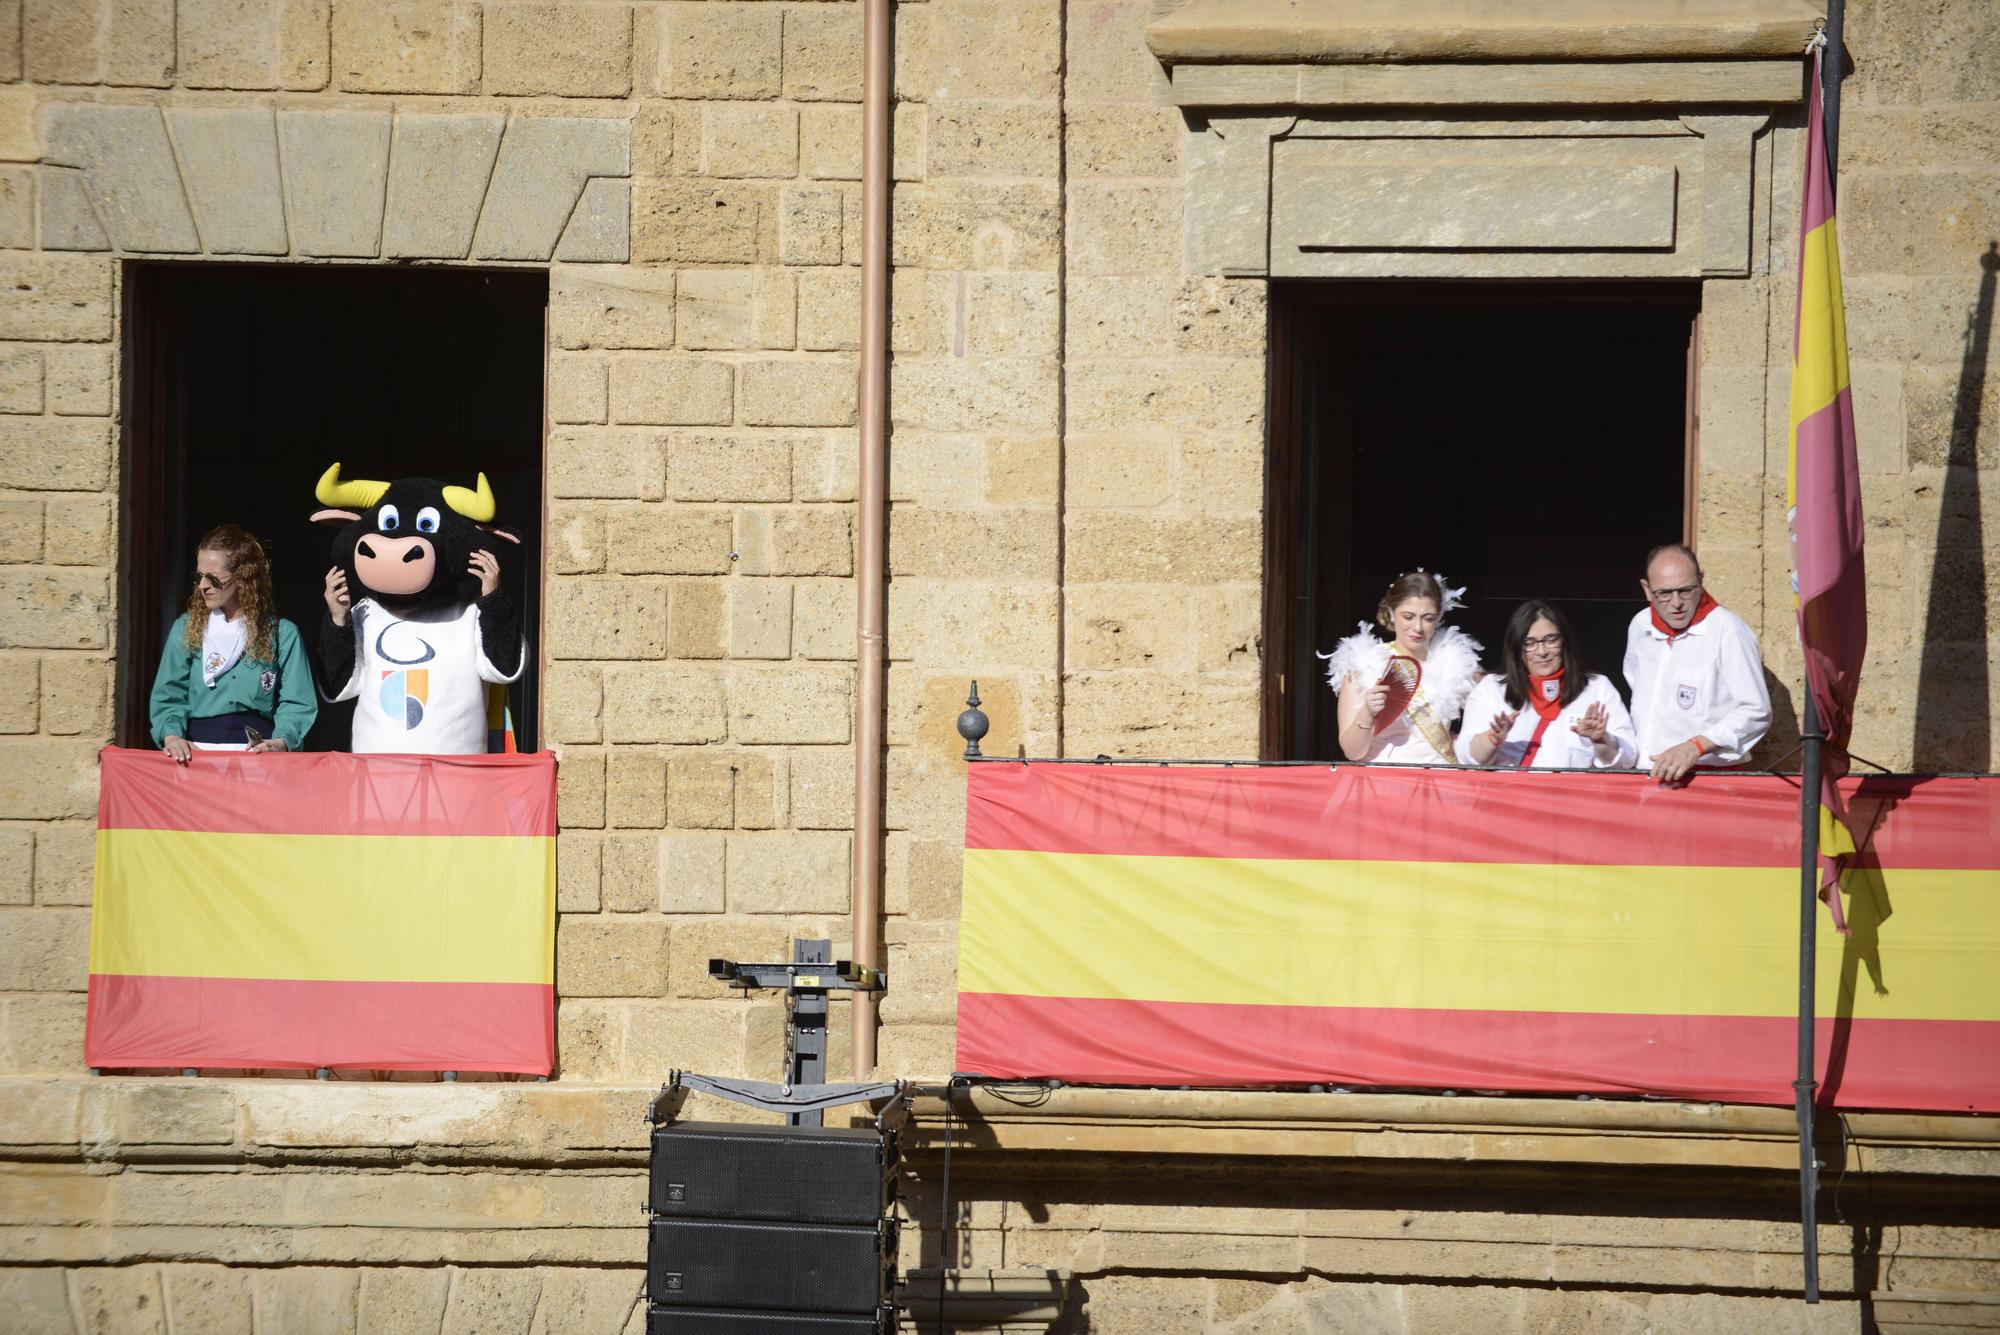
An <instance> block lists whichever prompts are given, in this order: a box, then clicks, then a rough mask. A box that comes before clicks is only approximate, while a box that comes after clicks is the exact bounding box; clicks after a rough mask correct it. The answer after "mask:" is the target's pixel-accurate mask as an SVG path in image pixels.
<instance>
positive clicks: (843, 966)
mask: <svg viewBox="0 0 2000 1335" xmlns="http://www.w3.org/2000/svg"><path fill="white" fill-rule="evenodd" d="M708 973H709V976H710V977H711V978H717V979H720V980H722V981H723V982H726V983H728V984H729V986H731V987H734V988H741V989H742V990H744V991H746V992H749V991H755V990H757V989H760V988H772V989H778V988H782V989H784V992H785V1079H784V1082H783V1083H782V1084H772V1083H771V1082H769V1081H765V1080H735V1079H725V1078H724V1077H722V1076H713V1075H696V1074H694V1073H693V1072H691V1071H675V1072H674V1073H673V1074H672V1076H671V1077H669V1079H668V1081H667V1083H666V1084H665V1085H662V1086H661V1087H660V1092H659V1093H658V1094H657V1095H655V1096H654V1098H653V1102H652V1104H651V1105H650V1106H649V1107H648V1108H647V1110H646V1116H647V1118H648V1120H650V1121H653V1122H656V1123H658V1122H671V1121H673V1120H674V1118H675V1117H676V1116H677V1115H678V1114H679V1112H680V1106H681V1103H682V1102H683V1101H684V1100H685V1099H686V1098H687V1094H688V1091H689V1090H700V1091H701V1092H702V1093H704V1094H713V1095H715V1096H716V1097H717V1098H723V1099H728V1100H729V1101H730V1102H732V1103H741V1104H743V1105H745V1106H746V1107H751V1108H761V1109H763V1110H764V1111H765V1112H774V1113H779V1114H781V1115H782V1116H783V1117H784V1119H785V1122H786V1124H787V1125H790V1126H824V1125H825V1124H826V1110H827V1109H828V1108H837V1107H840V1106H841V1105H842V1104H847V1103H877V1102H880V1103H883V1104H885V1105H886V1106H885V1107H884V1108H883V1109H882V1113H883V1116H885V1117H886V1116H888V1115H889V1114H890V1112H891V1110H892V1109H894V1108H896V1107H897V1106H899V1105H900V1104H901V1103H902V1102H903V1101H902V1100H901V1099H899V1098H898V1096H899V1095H900V1094H901V1093H902V1092H903V1084H902V1082H901V1081H898V1080H878V1081H873V1082H870V1083H867V1084H831V1085H830V1084H827V1083H826V1014H827V993H829V992H880V991H882V990H883V988H884V986H885V984H886V981H887V980H886V975H885V974H884V973H883V971H882V970H880V969H871V968H866V967H862V966H857V965H855V964H854V963H853V962H851V961H849V960H836V959H834V958H833V943H832V942H831V941H823V940H822V941H794V942H792V962H791V963H789V964H738V963H736V962H735V961H733V960H710V961H709V962H708Z"/></svg>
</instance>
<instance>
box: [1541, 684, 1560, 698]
mask: <svg viewBox="0 0 2000 1335" xmlns="http://www.w3.org/2000/svg"><path fill="white" fill-rule="evenodd" d="M1561 690H1562V683H1561V682H1559V681H1545V682H1543V683H1542V699H1544V700H1553V699H1555V698H1556V695H1557V694H1558V693H1559V692H1560V691H1561Z"/></svg>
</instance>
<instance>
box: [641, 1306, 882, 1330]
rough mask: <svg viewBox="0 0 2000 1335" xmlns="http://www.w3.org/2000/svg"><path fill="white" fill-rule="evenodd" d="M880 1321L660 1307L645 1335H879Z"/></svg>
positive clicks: (650, 1318) (653, 1311)
mask: <svg viewBox="0 0 2000 1335" xmlns="http://www.w3.org/2000/svg"><path fill="white" fill-rule="evenodd" d="M885 1325H886V1323H885V1320H884V1319H883V1318H882V1317H872V1316H808V1315H806V1314H804V1313H802V1312H742V1311H727V1310H724V1309H722V1308H704V1307H661V1306H659V1305H657V1304H655V1305H654V1306H653V1307H652V1308H651V1309H650V1310H649V1311H648V1312H647V1313H646V1335H881V1333H882V1331H883V1330H884V1329H885Z"/></svg>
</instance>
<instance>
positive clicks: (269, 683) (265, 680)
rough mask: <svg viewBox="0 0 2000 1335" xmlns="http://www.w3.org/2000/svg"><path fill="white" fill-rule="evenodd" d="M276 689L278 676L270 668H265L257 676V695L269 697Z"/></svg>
mask: <svg viewBox="0 0 2000 1335" xmlns="http://www.w3.org/2000/svg"><path fill="white" fill-rule="evenodd" d="M277 687H278V674H277V673H276V672H273V671H272V670H271V669H270V668H265V669H264V671H263V672H262V673H260V674H258V677H257V693H258V694H259V695H269V694H270V693H271V692H272V691H274V690H276V689H277Z"/></svg>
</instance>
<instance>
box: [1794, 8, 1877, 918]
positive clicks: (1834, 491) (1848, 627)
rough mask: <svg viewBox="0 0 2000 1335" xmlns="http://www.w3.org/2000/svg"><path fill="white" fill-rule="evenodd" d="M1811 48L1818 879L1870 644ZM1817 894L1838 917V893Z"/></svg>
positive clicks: (1840, 849)
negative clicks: (1820, 737)
mask: <svg viewBox="0 0 2000 1335" xmlns="http://www.w3.org/2000/svg"><path fill="white" fill-rule="evenodd" d="M1823 54H1824V47H1823V46H1822V47H1821V48H1820V49H1819V50H1816V51H1815V53H1814V56H1813V92H1812V96H1811V98H1810V99H1809V106H1808V109H1807V112H1806V161H1805V172H1804V179H1803V182H1802V186H1801V190H1800V204H1799V308H1798V317H1797V322H1796V324H1795V325H1794V327H1793V333H1792V405H1791V409H1792V411H1791V418H1792V424H1791V426H1792V429H1791V453H1790V459H1789V463H1788V466H1787V468H1786V475H1785V481H1786V489H1787V491H1786V494H1787V500H1788V505H1789V509H1788V510H1787V518H1788V519H1789V521H1790V524H1791V530H1792V590H1793V593H1794V594H1795V595H1796V597H1797V600H1798V617H1799V644H1800V646H1801V648H1802V649H1803V650H1804V653H1805V668H1806V689H1807V690H1808V691H1810V692H1811V694H1812V702H1813V706H1814V709H1815V712H1816V713H1817V714H1818V717H1819V722H1820V726H1821V727H1822V728H1823V729H1824V730H1825V732H1826V743H1827V745H1826V759H1825V762H1824V769H1823V773H1824V776H1825V777H1824V779H1823V781H1822V783H1821V789H1820V819H1819V825H1820V840H1819V848H1820V858H1821V862H1820V867H1821V875H1822V878H1823V882H1824V883H1825V884H1828V885H1831V884H1832V883H1833V882H1834V881H1835V880H1836V879H1837V878H1838V876H1839V863H1838V859H1840V858H1841V857H1844V856H1846V855H1847V854H1851V853H1852V852H1853V851H1854V840H1853V838H1852V835H1851V833H1850V831H1849V830H1848V829H1847V828H1846V826H1845V825H1844V824H1843V821H1842V817H1843V815H1844V810H1843V808H1842V805H1841V794H1840V788H1839V785H1838V783H1837V782H1836V781H1837V780H1838V779H1839V778H1840V776H1841V775H1843V774H1845V773H1846V772H1847V743H1848V739H1849V737H1850V736H1851V735H1852V733H1853V731H1854V698H1855V695H1856V693H1857V692H1858V691H1859V689H1860V686H1861V661H1862V659H1863V658H1864V657H1865V656H1866V654H1867V652H1868V588H1867V576H1866V570H1865V567H1864V564H1863V560H1862V531H1861V465H1860V461H1859V458H1858V456H1857V454H1856V450H1855V437H1854V396H1853V392H1852V390H1851V389H1850V387H1849V385H1848V376H1847V317H1846V314H1845V311H1844V310H1843V308H1842V305H1841V299H1840V247H1839V244H1838V234H1837V231H1836V228H1835V224H1834V210H1833V172H1832V170H1831V167H1830V164H1829V163H1828V161H1827V152H1826V125H1825V121H1824V118H1823V116H1822V115H1821V106H1820V103H1821V96H1822V95H1821V87H1822V85H1821V82H1820V78H1821V63H1822V56H1823ZM1824 897H1825V898H1826V900H1827V903H1828V905H1829V907H1830V908H1831V909H1832V910H1833V913H1834V917H1835V919H1836V921H1838V919H1839V916H1840V898H1839V895H1838V894H1837V893H1836V892H1834V891H1831V890H1828V891H1826V892H1825V895H1824Z"/></svg>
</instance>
